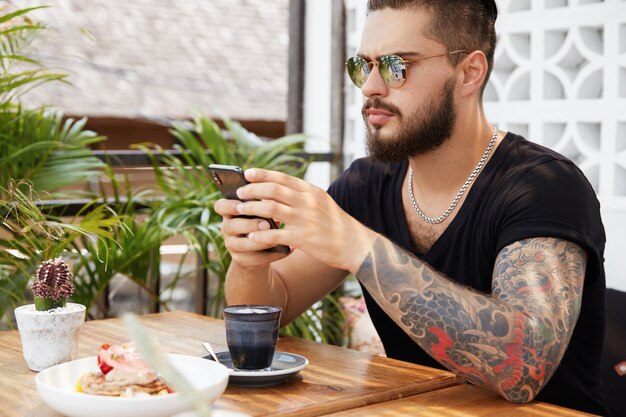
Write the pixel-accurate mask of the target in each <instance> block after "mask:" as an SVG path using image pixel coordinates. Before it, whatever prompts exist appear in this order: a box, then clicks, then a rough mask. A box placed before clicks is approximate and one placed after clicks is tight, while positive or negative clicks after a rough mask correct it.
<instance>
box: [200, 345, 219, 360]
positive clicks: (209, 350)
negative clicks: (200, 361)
mask: <svg viewBox="0 0 626 417" xmlns="http://www.w3.org/2000/svg"><path fill="white" fill-rule="evenodd" d="M202 346H204V348H205V349H206V350H207V352H209V355H211V357H213V359H215V362H217V363H221V362H220V360H219V359H218V358H217V355H216V354H215V351H214V350H213V347H212V346H211V344H210V343H209V342H202Z"/></svg>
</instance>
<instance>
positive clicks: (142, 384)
mask: <svg viewBox="0 0 626 417" xmlns="http://www.w3.org/2000/svg"><path fill="white" fill-rule="evenodd" d="M98 367H99V368H100V371H96V372H87V373H85V374H83V375H82V376H81V377H80V379H79V380H78V382H77V384H76V391H78V392H84V393H86V394H95V395H107V396H111V397H137V396H146V395H166V394H169V393H172V392H174V390H173V389H172V388H171V387H170V386H168V385H167V384H166V383H165V381H163V379H162V378H160V377H159V375H158V373H157V372H156V371H154V370H153V369H152V368H150V366H149V365H148V364H147V363H146V362H145V361H144V359H143V358H142V357H141V354H140V353H139V352H138V351H137V349H136V348H135V347H134V346H133V345H132V343H127V344H122V345H109V344H107V343H105V344H103V345H102V346H101V347H100V351H99V352H98Z"/></svg>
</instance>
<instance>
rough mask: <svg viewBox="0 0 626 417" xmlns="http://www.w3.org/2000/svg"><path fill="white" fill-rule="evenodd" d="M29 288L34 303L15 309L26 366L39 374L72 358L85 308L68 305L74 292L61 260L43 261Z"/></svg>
mask: <svg viewBox="0 0 626 417" xmlns="http://www.w3.org/2000/svg"><path fill="white" fill-rule="evenodd" d="M31 289H32V291H33V298H34V303H33V304H27V305H23V306H20V307H18V308H16V309H15V319H16V321H17V328H18V330H19V333H20V337H21V339H22V350H23V352H24V359H25V360H26V364H27V365H28V367H29V368H30V369H31V370H33V371H41V370H43V369H46V368H48V367H50V366H52V365H56V364H59V363H63V362H67V361H71V360H73V359H75V358H76V354H77V353H78V336H79V333H80V327H81V326H82V324H83V323H84V322H85V311H86V308H85V306H84V305H82V304H76V303H68V302H67V298H68V297H70V296H71V295H72V293H73V292H74V284H73V281H72V272H71V271H70V268H69V266H68V265H67V264H66V263H65V262H64V261H63V260H62V259H61V258H56V259H51V260H47V261H44V262H42V263H41V265H40V266H39V268H38V269H37V273H36V274H35V277H34V282H33V285H32V287H31Z"/></svg>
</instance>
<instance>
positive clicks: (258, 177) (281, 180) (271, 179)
mask: <svg viewBox="0 0 626 417" xmlns="http://www.w3.org/2000/svg"><path fill="white" fill-rule="evenodd" d="M244 175H245V176H246V179H247V180H248V181H250V182H251V183H273V184H279V185H283V186H285V187H288V188H290V189H292V190H294V191H300V192H303V191H306V190H307V189H308V187H309V184H308V183H307V182H306V181H303V180H301V179H300V178H297V177H294V176H291V175H288V174H283V173H282V172H278V171H269V170H267V169H261V168H250V169H247V170H246V172H245V173H244Z"/></svg>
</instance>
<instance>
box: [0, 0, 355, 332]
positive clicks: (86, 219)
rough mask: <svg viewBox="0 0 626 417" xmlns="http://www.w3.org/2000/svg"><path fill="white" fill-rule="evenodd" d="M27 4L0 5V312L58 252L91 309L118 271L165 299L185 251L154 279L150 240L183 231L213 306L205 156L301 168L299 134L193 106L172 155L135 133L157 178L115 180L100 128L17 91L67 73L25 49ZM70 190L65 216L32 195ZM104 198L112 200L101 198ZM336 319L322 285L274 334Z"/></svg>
mask: <svg viewBox="0 0 626 417" xmlns="http://www.w3.org/2000/svg"><path fill="white" fill-rule="evenodd" d="M34 9H36V8H31V9H22V10H17V11H14V12H9V13H5V14H4V15H0V216H1V221H0V318H2V317H3V316H4V315H5V314H7V313H8V309H9V307H11V306H16V305H18V304H23V303H24V302H25V301H26V300H25V293H26V291H25V290H26V287H27V285H28V283H29V281H30V279H31V277H32V276H33V274H34V273H35V271H36V269H37V266H38V265H39V264H40V263H41V262H42V261H43V260H46V259H51V258H55V257H58V256H61V257H63V258H64V259H66V260H67V261H68V263H70V264H71V265H72V266H73V274H74V277H75V278H74V286H75V292H74V295H73V297H72V299H73V300H74V301H76V302H79V303H82V304H85V305H86V306H87V309H88V312H89V314H90V316H91V317H101V316H105V315H107V312H108V306H107V300H106V299H105V298H104V297H103V295H104V294H105V290H106V289H107V287H108V286H109V284H110V283H111V281H112V279H113V277H115V276H116V275H118V274H122V275H123V276H125V277H126V278H127V279H128V280H130V281H132V282H134V283H135V284H137V285H138V286H139V287H140V288H142V289H143V290H144V291H143V292H144V293H145V294H147V296H148V297H149V300H151V301H152V302H153V303H154V305H161V306H162V308H165V309H167V308H168V302H167V299H165V298H164V291H165V290H169V289H171V288H173V287H175V286H176V285H178V284H179V283H180V280H182V279H183V278H185V277H183V276H182V274H181V266H182V263H183V261H184V258H183V259H181V261H180V262H181V264H180V265H179V270H178V272H177V273H176V277H175V279H174V280H173V281H172V282H171V283H170V284H169V286H168V287H167V288H164V289H161V290H160V291H158V288H159V287H158V285H157V282H156V281H157V279H158V277H159V265H160V260H161V259H160V247H161V245H162V244H163V242H165V241H166V240H167V239H170V238H172V237H178V238H181V237H182V238H183V239H184V240H185V241H186V242H187V244H188V245H189V247H190V248H192V252H193V254H195V255H196V256H197V257H198V259H199V261H200V262H199V264H200V265H199V266H200V267H203V268H206V270H207V271H209V272H210V274H209V277H210V281H211V282H210V283H209V288H210V297H209V300H210V301H209V305H207V306H206V309H207V312H208V314H210V315H212V316H220V312H221V307H222V306H223V303H224V279H225V276H226V271H227V270H228V267H229V265H230V262H231V257H230V254H229V253H228V251H227V250H226V248H225V245H224V241H223V238H222V236H221V233H220V224H221V221H222V219H221V217H220V216H218V215H217V214H216V213H215V211H214V209H213V205H214V203H215V201H216V200H217V199H219V198H221V195H220V193H219V192H218V190H217V188H216V186H215V185H214V184H213V182H212V181H211V180H210V175H209V173H208V165H209V164H211V163H219V164H225V165H239V166H241V167H242V168H244V169H245V168H249V167H259V168H266V169H271V170H277V171H282V172H285V173H287V174H290V175H294V176H297V177H300V178H302V177H303V176H304V173H305V172H306V169H307V167H308V163H309V161H308V160H307V159H305V158H304V157H303V156H302V151H303V142H304V137H303V136H302V135H292V136H286V137H283V138H279V139H276V140H272V141H266V140H263V139H261V138H259V137H258V136H256V135H254V134H253V133H251V132H249V131H247V130H246V129H244V128H243V127H242V126H241V125H240V124H238V123H236V122H233V121H231V120H228V119H227V118H224V119H223V123H224V126H225V130H222V129H221V128H220V127H219V125H218V124H217V123H215V122H214V121H212V120H211V119H209V118H208V117H206V116H202V115H197V116H196V117H195V118H194V119H193V121H191V122H176V123H174V124H173V126H172V129H171V133H172V134H173V135H174V137H175V138H176V139H177V140H178V143H177V144H176V145H175V146H174V148H175V150H178V151H180V153H181V156H177V155H173V154H171V153H167V152H166V151H165V150H163V149H161V148H159V147H158V146H156V145H152V144H143V145H137V147H138V148H139V149H142V150H143V151H144V152H146V154H147V155H148V156H149V157H150V158H151V161H152V166H153V170H154V173H155V177H156V186H155V187H156V188H155V189H149V190H145V191H143V192H140V191H139V190H133V189H132V187H131V186H130V184H129V182H128V181H127V180H126V184H123V185H124V187H122V184H120V182H119V181H120V180H119V179H118V177H117V176H116V175H115V174H114V172H113V170H112V168H111V166H110V165H107V164H104V163H102V162H101V161H100V160H98V159H97V158H95V157H94V155H93V152H92V151H91V150H90V145H92V144H94V143H96V142H98V141H101V140H103V139H104V138H103V137H101V136H98V135H97V134H95V133H94V132H90V131H87V130H85V123H86V120H85V119H82V120H78V121H74V120H71V119H69V120H64V117H63V114H62V113H60V112H53V111H47V110H45V109H25V108H23V107H22V106H21V105H20V102H19V98H20V96H21V95H22V94H24V93H25V92H27V91H29V90H31V89H32V88H35V87H37V86H39V85H41V84H42V83H45V82H50V81H64V79H65V74H61V73H56V72H53V71H50V70H49V69H48V68H46V67H45V66H44V65H42V64H41V63H39V62H37V61H36V60H33V59H32V58H29V57H28V56H26V55H25V54H24V53H23V51H24V50H25V48H27V47H28V45H29V44H30V42H31V41H32V39H33V36H34V34H36V32H38V31H40V30H41V29H43V28H44V26H43V25H40V24H37V23H33V22H32V21H31V20H30V19H29V18H28V17H27V14H28V12H30V11H32V10H34ZM3 10H6V9H0V13H3ZM103 174H106V175H103ZM86 181H89V182H91V183H95V182H100V183H102V182H103V181H107V183H108V185H110V188H112V190H113V191H112V193H111V194H112V195H106V194H107V193H105V192H104V189H105V187H102V190H101V192H100V195H99V196H98V195H96V194H95V193H88V192H87V191H86V190H83V191H80V190H79V189H77V187H76V185H78V184H83V183H85V182H86ZM72 186H73V187H72ZM122 189H126V191H125V192H124V194H123V195H122V192H121V191H120V190H122ZM77 196H81V197H88V200H87V201H89V203H87V204H86V205H85V206H84V208H83V210H82V211H81V212H80V213H78V214H77V215H76V216H74V217H73V218H72V219H69V221H68V219H65V218H60V217H58V216H54V215H52V214H51V212H50V211H46V210H42V209H41V207H42V206H41V205H38V204H37V201H38V200H50V199H60V198H73V197H77ZM148 196H149V197H150V198H148ZM155 196H157V197H158V198H156V199H155V198H154V197H155ZM96 198H98V199H96ZM105 198H106V199H105ZM89 199H92V200H89ZM107 199H108V200H107ZM109 200H113V202H114V203H115V207H116V209H115V211H114V210H113V209H112V208H111V207H112V206H111V205H109V204H105V203H104V201H109ZM137 207H142V208H141V209H138V208H137ZM342 323H343V315H342V313H341V309H339V307H338V306H337V303H336V298H335V297H333V296H328V297H326V298H325V299H324V300H322V301H321V302H320V303H318V304H316V305H315V306H314V307H313V308H311V309H310V310H308V311H307V312H306V313H304V314H303V315H302V316H301V317H299V318H298V319H296V320H294V322H292V323H291V324H290V325H289V326H287V327H286V328H284V329H283V334H288V335H294V336H300V337H306V338H309V339H314V340H321V341H324V342H330V343H340V341H341V336H342V334H343V328H342Z"/></svg>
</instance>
